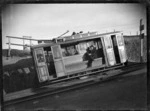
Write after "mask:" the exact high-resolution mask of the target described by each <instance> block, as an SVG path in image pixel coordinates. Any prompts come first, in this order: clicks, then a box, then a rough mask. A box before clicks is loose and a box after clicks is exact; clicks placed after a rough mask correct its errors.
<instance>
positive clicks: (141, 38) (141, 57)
mask: <svg viewBox="0 0 150 111" xmlns="http://www.w3.org/2000/svg"><path fill="white" fill-rule="evenodd" d="M143 30H144V25H142V19H141V20H140V41H141V47H140V49H141V52H140V62H144V60H143V39H144V33H142V31H143Z"/></svg>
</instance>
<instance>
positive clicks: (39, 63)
mask: <svg viewBox="0 0 150 111" xmlns="http://www.w3.org/2000/svg"><path fill="white" fill-rule="evenodd" d="M34 56H35V63H36V70H37V73H38V78H39V82H44V81H47V80H48V79H49V72H48V69H47V65H46V60H45V54H44V50H43V48H38V49H35V50H34Z"/></svg>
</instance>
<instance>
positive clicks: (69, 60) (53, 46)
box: [31, 31, 127, 83]
mask: <svg viewBox="0 0 150 111" xmlns="http://www.w3.org/2000/svg"><path fill="white" fill-rule="evenodd" d="M91 47H92V48H91ZM90 48H91V49H90ZM87 49H90V51H88V50H87ZM31 50H32V54H33V58H34V62H35V68H36V72H37V75H38V80H39V83H43V82H45V81H52V80H55V79H59V78H61V77H66V78H68V77H70V76H72V75H75V74H77V73H82V72H86V71H87V70H93V69H99V68H107V67H112V66H115V65H124V64H125V63H126V62H127V55H126V48H125V44H124V38H123V34H122V32H119V31H118V32H111V33H104V34H97V33H96V32H94V33H93V32H92V33H81V34H76V35H72V36H66V37H63V38H56V39H55V40H54V42H53V43H46V44H39V45H36V46H33V47H32V48H31ZM87 51H88V52H91V54H93V56H92V57H93V58H92V60H91V61H90V60H89V59H85V55H86V54H87ZM92 52H93V53H92ZM89 54H90V53H89ZM87 57H88V56H87ZM89 57H90V56H89ZM89 61H90V62H89ZM88 64H91V66H90V67H87V65H88Z"/></svg>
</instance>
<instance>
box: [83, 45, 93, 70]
mask: <svg viewBox="0 0 150 111" xmlns="http://www.w3.org/2000/svg"><path fill="white" fill-rule="evenodd" d="M86 60H87V61H88V62H87V68H89V67H92V62H93V58H92V54H91V50H90V48H89V47H88V48H87V49H86V53H85V54H84V55H83V61H86Z"/></svg>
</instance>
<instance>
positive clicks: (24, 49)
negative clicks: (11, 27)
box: [23, 37, 25, 50]
mask: <svg viewBox="0 0 150 111" xmlns="http://www.w3.org/2000/svg"><path fill="white" fill-rule="evenodd" d="M24 45H25V42H24V37H23V50H25V46H24Z"/></svg>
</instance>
